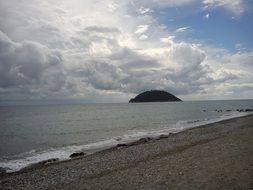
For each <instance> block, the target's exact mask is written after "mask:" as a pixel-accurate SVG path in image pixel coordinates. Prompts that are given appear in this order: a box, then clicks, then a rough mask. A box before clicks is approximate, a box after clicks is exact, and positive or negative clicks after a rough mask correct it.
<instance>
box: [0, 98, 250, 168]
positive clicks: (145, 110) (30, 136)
mask: <svg viewBox="0 0 253 190" xmlns="http://www.w3.org/2000/svg"><path fill="white" fill-rule="evenodd" d="M252 108H253V100H229V101H228V100H227V101H194V102H166V103H162V102H161V103H136V104H129V103H118V104H86V105H47V106H9V107H4V106H2V107H0V167H2V168H5V169H7V171H8V172H13V171H18V170H20V169H22V168H23V167H26V166H28V165H30V164H33V163H36V162H39V161H43V160H47V159H50V158H59V159H60V160H64V159H69V155H70V154H71V153H73V152H76V151H84V152H86V153H93V152H96V151H99V150H102V149H105V148H109V147H112V146H115V145H116V144H118V143H123V142H129V141H133V140H137V139H139V138H141V137H145V136H149V137H156V136H159V135H161V134H168V133H176V132H179V131H182V130H185V129H187V128H191V127H196V126H199V125H203V124H208V123H213V122H217V121H221V120H225V119H229V118H234V117H240V116H244V115H247V114H251V113H250V112H239V111H236V110H237V109H252ZM219 110H222V112H221V111H219Z"/></svg>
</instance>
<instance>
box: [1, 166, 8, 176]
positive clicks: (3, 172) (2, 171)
mask: <svg viewBox="0 0 253 190" xmlns="http://www.w3.org/2000/svg"><path fill="white" fill-rule="evenodd" d="M6 170H7V168H2V167H0V176H1V175H4V174H6Z"/></svg>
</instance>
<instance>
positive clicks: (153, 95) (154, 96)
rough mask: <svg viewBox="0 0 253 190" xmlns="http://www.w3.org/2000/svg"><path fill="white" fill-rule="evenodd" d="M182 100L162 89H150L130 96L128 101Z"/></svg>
mask: <svg viewBox="0 0 253 190" xmlns="http://www.w3.org/2000/svg"><path fill="white" fill-rule="evenodd" d="M176 101H182V100H181V99H179V98H178V97H176V96H174V95H172V94H170V93H168V92H166V91H162V90H151V91H146V92H143V93H141V94H139V95H137V96H136V97H135V98H132V99H131V100H130V101H129V103H140V102H176Z"/></svg>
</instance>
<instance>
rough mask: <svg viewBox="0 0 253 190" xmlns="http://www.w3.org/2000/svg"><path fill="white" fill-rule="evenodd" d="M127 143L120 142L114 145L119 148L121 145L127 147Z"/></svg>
mask: <svg viewBox="0 0 253 190" xmlns="http://www.w3.org/2000/svg"><path fill="white" fill-rule="evenodd" d="M127 146H128V145H127V144H126V143H122V144H117V145H116V147H117V148H121V147H127Z"/></svg>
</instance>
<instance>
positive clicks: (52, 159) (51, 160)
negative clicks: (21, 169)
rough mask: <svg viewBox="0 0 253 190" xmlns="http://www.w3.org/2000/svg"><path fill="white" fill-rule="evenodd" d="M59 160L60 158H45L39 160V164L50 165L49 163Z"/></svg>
mask: <svg viewBox="0 0 253 190" xmlns="http://www.w3.org/2000/svg"><path fill="white" fill-rule="evenodd" d="M57 161H59V158H50V159H48V160H43V161H41V162H39V163H38V164H42V165H48V164H51V163H53V162H57Z"/></svg>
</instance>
